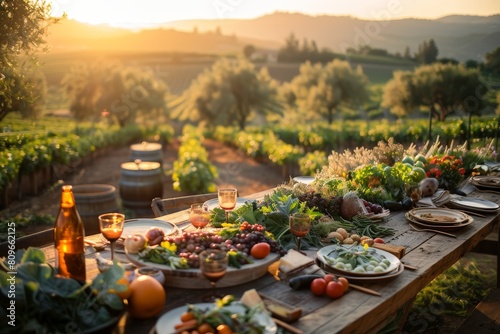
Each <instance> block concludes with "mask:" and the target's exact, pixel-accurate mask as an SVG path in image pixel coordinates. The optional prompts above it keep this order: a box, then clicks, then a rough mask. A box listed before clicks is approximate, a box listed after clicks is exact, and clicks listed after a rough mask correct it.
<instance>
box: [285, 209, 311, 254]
mask: <svg viewBox="0 0 500 334" xmlns="http://www.w3.org/2000/svg"><path fill="white" fill-rule="evenodd" d="M289 222H290V231H291V232H292V233H293V235H295V237H296V238H297V250H298V251H299V252H300V253H302V254H304V252H302V251H301V250H300V244H301V238H302V237H303V236H305V235H306V234H307V233H309V230H310V229H311V217H309V215H308V214H307V213H295V214H293V215H291V216H290V220H289Z"/></svg>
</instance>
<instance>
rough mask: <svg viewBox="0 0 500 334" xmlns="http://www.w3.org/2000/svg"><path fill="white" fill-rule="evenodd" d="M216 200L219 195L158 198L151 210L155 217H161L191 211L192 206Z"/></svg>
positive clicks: (152, 204)
mask: <svg viewBox="0 0 500 334" xmlns="http://www.w3.org/2000/svg"><path fill="white" fill-rule="evenodd" d="M214 198H217V193H208V194H200V195H192V196H182V197H175V198H159V197H156V198H154V199H153V200H152V201H151V209H153V213H154V215H155V217H160V216H164V215H166V214H169V213H174V212H177V211H181V210H186V209H189V207H190V206H191V204H196V203H204V202H206V201H208V200H210V199H214Z"/></svg>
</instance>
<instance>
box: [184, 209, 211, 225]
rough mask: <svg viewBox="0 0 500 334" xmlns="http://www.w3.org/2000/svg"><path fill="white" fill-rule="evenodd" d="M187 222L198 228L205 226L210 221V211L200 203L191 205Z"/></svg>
mask: <svg viewBox="0 0 500 334" xmlns="http://www.w3.org/2000/svg"><path fill="white" fill-rule="evenodd" d="M189 222H190V223H191V225H193V226H194V227H196V228H197V229H198V230H200V229H202V228H204V227H205V226H207V225H208V223H209V222H210V212H208V208H207V207H206V206H205V205H203V204H200V203H197V204H193V205H191V211H189Z"/></svg>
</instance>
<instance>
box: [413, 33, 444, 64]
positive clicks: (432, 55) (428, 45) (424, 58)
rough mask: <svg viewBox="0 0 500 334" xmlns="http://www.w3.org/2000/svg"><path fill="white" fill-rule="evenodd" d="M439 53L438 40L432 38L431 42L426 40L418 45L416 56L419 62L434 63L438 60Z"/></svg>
mask: <svg viewBox="0 0 500 334" xmlns="http://www.w3.org/2000/svg"><path fill="white" fill-rule="evenodd" d="M438 53H439V51H438V48H437V46H436V42H434V40H433V39H432V38H431V39H430V40H429V42H427V41H424V42H423V43H422V44H420V45H419V46H418V51H417V54H416V55H415V58H416V59H417V61H418V63H419V64H424V65H425V64H432V63H434V62H435V61H436V60H437V56H438Z"/></svg>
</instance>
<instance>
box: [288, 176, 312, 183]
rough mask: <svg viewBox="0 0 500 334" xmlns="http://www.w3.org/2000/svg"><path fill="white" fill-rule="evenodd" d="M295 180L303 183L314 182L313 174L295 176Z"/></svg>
mask: <svg viewBox="0 0 500 334" xmlns="http://www.w3.org/2000/svg"><path fill="white" fill-rule="evenodd" d="M293 180H294V181H295V182H299V183H303V184H311V183H313V182H314V176H296V177H294V178H293Z"/></svg>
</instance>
